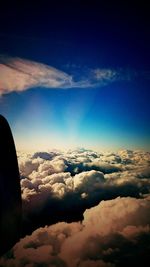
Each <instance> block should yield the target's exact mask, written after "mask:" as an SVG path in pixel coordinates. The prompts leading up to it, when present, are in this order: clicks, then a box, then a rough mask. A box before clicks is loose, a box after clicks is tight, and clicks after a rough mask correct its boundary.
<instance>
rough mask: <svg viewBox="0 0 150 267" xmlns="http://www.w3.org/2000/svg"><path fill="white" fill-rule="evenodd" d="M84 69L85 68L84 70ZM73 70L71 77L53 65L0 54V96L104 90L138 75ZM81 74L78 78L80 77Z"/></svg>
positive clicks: (109, 70)
mask: <svg viewBox="0 0 150 267" xmlns="http://www.w3.org/2000/svg"><path fill="white" fill-rule="evenodd" d="M83 69H84V68H83ZM82 72H83V70H79V69H78V70H76V71H75V72H73V74H72V75H69V74H67V73H66V72H63V71H61V70H58V69H56V68H54V67H52V66H48V65H46V64H42V63H39V62H36V61H31V60H27V59H22V58H19V57H8V56H3V55H0V95H3V94H6V93H10V92H14V91H16V92H22V91H25V90H27V89H30V88H35V87H43V88H62V89H65V88H89V87H95V86H99V87H103V86H106V85H107V84H109V83H112V82H115V81H121V80H126V81H130V80H131V79H134V78H135V77H137V76H138V73H137V72H135V71H134V72H133V71H127V70H123V69H117V70H115V69H100V68H97V69H86V71H85V72H84V74H83V75H82ZM79 73H80V75H79Z"/></svg>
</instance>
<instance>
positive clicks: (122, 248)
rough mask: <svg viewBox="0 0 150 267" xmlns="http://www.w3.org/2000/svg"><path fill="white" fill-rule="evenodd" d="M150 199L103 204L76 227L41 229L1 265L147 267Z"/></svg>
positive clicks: (1, 262)
mask: <svg viewBox="0 0 150 267" xmlns="http://www.w3.org/2000/svg"><path fill="white" fill-rule="evenodd" d="M149 241H150V195H149V196H147V197H144V198H142V199H135V198H131V197H126V198H120V197H118V198H116V199H113V200H108V201H102V202H101V203H100V204H98V205H97V206H96V207H93V208H91V209H88V210H86V211H85V212H84V220H83V221H82V223H81V222H78V223H70V224H67V223H65V222H62V223H57V224H55V225H53V226H45V227H44V228H39V229H37V230H36V231H35V232H33V233H32V235H31V236H26V237H25V238H24V239H21V240H20V242H19V243H17V244H16V245H15V246H14V248H13V249H12V250H11V251H10V252H9V253H7V254H6V255H5V257H3V258H2V259H1V261H0V264H1V265H0V266H5V267H20V266H23V267H31V266H32V267H33V266H34V267H40V266H44V267H48V266H49V267H54V266H55V267H57V266H62V267H63V266H64V267H77V266H78V267H115V266H116V267H125V266H149V260H150V247H149Z"/></svg>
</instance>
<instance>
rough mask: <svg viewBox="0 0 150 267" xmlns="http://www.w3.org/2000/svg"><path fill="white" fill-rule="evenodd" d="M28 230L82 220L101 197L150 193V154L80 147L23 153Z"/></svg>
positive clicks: (22, 180) (111, 197)
mask: <svg viewBox="0 0 150 267" xmlns="http://www.w3.org/2000/svg"><path fill="white" fill-rule="evenodd" d="M18 160H19V168H20V174H21V189H22V199H23V217H24V234H27V233H31V232H32V231H33V230H35V229H36V228H38V227H40V226H44V225H45V224H49V225H50V224H52V223H56V222H58V221H67V222H70V221H78V220H82V218H83V212H84V211H85V210H86V209H87V208H90V207H92V206H95V205H97V204H98V203H99V202H100V201H101V200H110V199H114V198H116V197H118V196H122V197H127V196H130V197H136V198H141V197H143V196H144V195H146V194H149V192H150V179H149V178H150V168H149V161H150V154H149V153H147V152H141V151H129V150H123V151H119V152H118V153H113V152H109V153H106V152H105V153H97V152H94V151H89V150H84V149H79V150H70V151H68V152H60V151H57V152H56V151H54V152H53V151H51V152H36V153H34V154H30V155H27V154H23V153H20V154H19V155H18Z"/></svg>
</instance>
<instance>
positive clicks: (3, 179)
mask: <svg viewBox="0 0 150 267" xmlns="http://www.w3.org/2000/svg"><path fill="white" fill-rule="evenodd" d="M21 214H22V208H21V189H20V177H19V169H18V162H17V156H16V150H15V145H14V141H13V137H12V133H11V130H10V127H9V125H8V122H7V121H6V119H5V118H4V117H3V116H1V115H0V256H1V255H3V254H4V253H5V252H7V251H8V250H9V249H10V248H11V247H12V246H13V245H14V244H15V243H16V242H17V241H18V240H19V238H20V235H21Z"/></svg>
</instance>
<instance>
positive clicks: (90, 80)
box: [0, 1, 150, 151]
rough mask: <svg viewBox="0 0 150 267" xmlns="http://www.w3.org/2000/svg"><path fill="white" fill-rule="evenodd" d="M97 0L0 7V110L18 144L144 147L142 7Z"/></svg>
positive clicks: (149, 129) (148, 73) (148, 72)
mask: <svg viewBox="0 0 150 267" xmlns="http://www.w3.org/2000/svg"><path fill="white" fill-rule="evenodd" d="M98 2H99V1H88V2H87V1H55V3H53V1H52V2H51V6H49V7H48V6H46V4H44V3H43V2H41V1H39V2H38V3H36V6H35V5H33V4H29V3H28V4H27V3H25V2H23V3H21V4H17V5H15V4H12V5H7V6H5V5H3V6H2V7H1V11H0V25H1V26H0V113H1V114H2V115H4V116H5V117H6V118H7V119H8V121H9V123H10V126H11V128H12V131H13V135H14V139H15V143H16V146H17V149H18V150H36V151H37V150H48V149H51V148H56V149H64V148H67V149H69V148H74V147H86V148H88V149H95V150H98V151H100V150H103V149H104V150H105V149H106V150H112V149H114V150H118V149H123V148H127V149H144V150H149V149H150V126H149V117H150V109H149V97H150V90H149V87H150V79H149V77H150V64H149V62H150V52H149V44H150V40H149V36H150V35H149V25H148V12H147V11H146V6H144V5H141V4H140V3H139V4H138V3H136V5H134V6H133V7H132V6H130V5H128V4H127V3H120V4H116V5H114V3H110V2H109V1H106V3H105V4H104V3H101V4H100V3H99V4H98ZM6 4H7V3H6Z"/></svg>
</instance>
